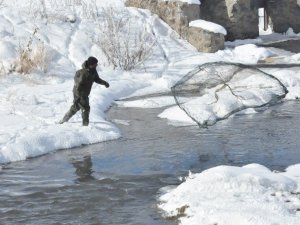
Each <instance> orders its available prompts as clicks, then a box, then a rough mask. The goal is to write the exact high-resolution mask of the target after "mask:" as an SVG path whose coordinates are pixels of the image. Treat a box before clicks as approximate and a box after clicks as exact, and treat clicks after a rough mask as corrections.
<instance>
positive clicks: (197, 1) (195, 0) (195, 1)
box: [163, 0, 201, 5]
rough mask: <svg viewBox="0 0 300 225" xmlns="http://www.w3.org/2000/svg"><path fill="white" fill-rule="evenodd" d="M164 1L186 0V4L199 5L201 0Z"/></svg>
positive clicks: (170, 0)
mask: <svg viewBox="0 0 300 225" xmlns="http://www.w3.org/2000/svg"><path fill="white" fill-rule="evenodd" d="M163 1H164V2H166V1H168V2H172V1H174V2H175V1H177V2H186V3H188V4H196V5H200V4H201V0H163Z"/></svg>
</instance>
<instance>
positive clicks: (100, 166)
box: [0, 102, 300, 225]
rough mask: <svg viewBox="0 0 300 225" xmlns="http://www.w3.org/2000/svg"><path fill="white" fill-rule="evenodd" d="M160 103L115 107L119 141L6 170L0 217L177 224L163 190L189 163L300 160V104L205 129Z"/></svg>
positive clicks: (280, 164)
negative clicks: (183, 122) (174, 117)
mask: <svg viewBox="0 0 300 225" xmlns="http://www.w3.org/2000/svg"><path fill="white" fill-rule="evenodd" d="M161 111H162V109H151V110H143V109H126V108H118V107H113V108H112V109H111V110H110V112H109V115H108V116H109V118H110V119H111V120H116V119H117V122H118V123H119V124H118V127H120V129H121V131H122V134H123V138H121V139H120V140H117V141H111V142H107V143H102V144H97V145H92V146H86V147H82V148H78V149H72V150H62V151H58V152H55V153H52V154H48V155H45V156H42V157H38V158H34V159H29V160H27V161H24V162H18V163H12V164H9V165H5V166H4V168H3V169H2V171H0V181H1V182H0V224H5V225H16V224H30V225H41V224H43V225H45V224H72V225H73V224H95V225H96V224H105V225H112V224H122V225H125V224H128V225H129V224H130V225H134V224H136V225H172V224H176V222H175V221H169V220H165V219H163V218H162V217H161V215H160V212H159V211H158V210H157V208H156V204H157V199H156V198H157V195H158V194H159V189H160V188H161V187H164V186H167V185H177V184H179V183H180V181H179V179H178V177H180V176H186V175H187V173H188V170H191V171H193V172H200V171H202V170H204V169H207V168H210V167H213V166H217V165H221V164H227V165H238V166H240V165H245V164H248V163H253V162H255V163H260V164H263V165H266V166H268V167H269V168H271V169H276V170H282V169H284V168H285V167H286V166H288V165H291V164H296V163H300V138H299V124H300V103H299V102H286V103H284V104H279V105H276V106H274V107H272V108H271V109H268V110H266V111H263V112H261V113H258V114H255V115H248V116H245V115H243V116H235V117H233V118H230V119H229V120H226V121H222V122H220V123H218V124H217V125H215V126H213V127H211V128H209V129H205V130H200V129H199V128H198V127H197V126H189V127H173V126H169V125H168V123H167V121H165V120H162V119H157V117H156V116H157V114H159V113H160V112H161Z"/></svg>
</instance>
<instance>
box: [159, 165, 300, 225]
mask: <svg viewBox="0 0 300 225" xmlns="http://www.w3.org/2000/svg"><path fill="white" fill-rule="evenodd" d="M299 177H300V164H298V165H293V166H290V167H288V168H287V169H286V172H272V171H270V170H269V169H268V168H266V167H264V166H262V165H258V164H250V165H246V166H243V167H233V166H218V167H214V168H211V169H208V170H205V171H203V172H201V173H197V174H191V173H190V175H189V176H188V177H187V178H186V181H184V182H183V183H182V184H180V185H179V186H178V187H176V188H174V189H170V188H164V189H163V190H164V191H165V192H166V193H165V194H163V195H162V196H161V197H160V198H159V201H160V204H159V208H160V209H162V210H163V211H164V215H165V216H166V217H173V216H178V217H179V221H180V224H181V225H199V224H201V225H211V224H223V225H236V224H239V225H258V224H260V225H274V224H285V225H297V224H299V219H300V212H299V209H300V196H299V190H300V179H299Z"/></svg>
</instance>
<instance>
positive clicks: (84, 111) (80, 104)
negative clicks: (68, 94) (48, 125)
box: [60, 96, 90, 126]
mask: <svg viewBox="0 0 300 225" xmlns="http://www.w3.org/2000/svg"><path fill="white" fill-rule="evenodd" d="M79 110H81V116H82V125H83V126H88V125H89V115H90V104H89V97H77V96H74V101H73V105H72V106H71V108H70V109H69V111H68V112H67V113H66V115H65V116H64V118H63V119H62V121H61V122H60V123H65V122H67V121H68V120H69V119H71V117H72V116H74V115H75V114H76V113H77V112H78V111H79Z"/></svg>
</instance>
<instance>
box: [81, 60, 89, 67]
mask: <svg viewBox="0 0 300 225" xmlns="http://www.w3.org/2000/svg"><path fill="white" fill-rule="evenodd" d="M82 69H88V65H87V61H84V63H83V64H82Z"/></svg>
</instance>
